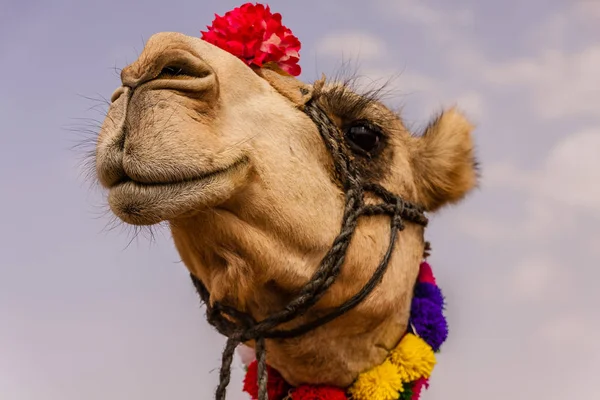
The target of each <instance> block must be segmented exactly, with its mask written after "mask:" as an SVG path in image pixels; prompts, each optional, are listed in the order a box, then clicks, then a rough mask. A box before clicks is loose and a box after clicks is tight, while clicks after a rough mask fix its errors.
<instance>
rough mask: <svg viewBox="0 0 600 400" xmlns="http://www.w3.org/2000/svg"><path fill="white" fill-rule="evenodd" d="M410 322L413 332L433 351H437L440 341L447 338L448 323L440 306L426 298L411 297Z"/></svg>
mask: <svg viewBox="0 0 600 400" xmlns="http://www.w3.org/2000/svg"><path fill="white" fill-rule="evenodd" d="M410 323H411V325H412V326H413V327H414V329H415V331H416V332H414V333H415V334H417V335H418V336H419V337H421V338H423V340H424V341H425V342H427V344H429V345H430V346H431V347H432V348H433V351H435V352H437V351H439V349H440V347H441V346H442V343H444V342H445V341H446V339H447V338H448V323H447V322H446V318H445V317H444V314H442V308H441V307H440V306H439V305H438V304H435V303H434V302H432V301H431V300H429V299H426V298H418V297H415V298H413V301H412V305H411V316H410Z"/></svg>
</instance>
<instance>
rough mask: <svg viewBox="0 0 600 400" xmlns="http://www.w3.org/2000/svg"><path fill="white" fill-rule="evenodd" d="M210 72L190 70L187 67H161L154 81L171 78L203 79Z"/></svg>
mask: <svg viewBox="0 0 600 400" xmlns="http://www.w3.org/2000/svg"><path fill="white" fill-rule="evenodd" d="M209 74H210V72H209V71H208V70H206V69H203V68H202V69H191V68H188V67H187V66H179V65H167V66H166V67H163V69H162V70H161V71H160V73H159V74H158V76H157V77H156V79H173V78H205V77H206V76H208V75H209Z"/></svg>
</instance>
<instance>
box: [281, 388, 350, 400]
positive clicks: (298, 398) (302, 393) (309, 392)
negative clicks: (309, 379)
mask: <svg viewBox="0 0 600 400" xmlns="http://www.w3.org/2000/svg"><path fill="white" fill-rule="evenodd" d="M292 400H347V397H346V393H345V392H344V390H342V389H340V388H337V387H333V386H310V385H302V386H298V387H297V388H296V389H294V391H293V392H292Z"/></svg>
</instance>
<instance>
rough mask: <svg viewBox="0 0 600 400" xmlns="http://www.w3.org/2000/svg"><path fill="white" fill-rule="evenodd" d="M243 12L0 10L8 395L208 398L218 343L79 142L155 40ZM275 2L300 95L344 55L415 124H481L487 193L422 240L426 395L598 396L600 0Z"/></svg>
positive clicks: (166, 246)
mask: <svg viewBox="0 0 600 400" xmlns="http://www.w3.org/2000/svg"><path fill="white" fill-rule="evenodd" d="M240 4H241V3H240V2H232V1H216V0H214V1H213V0H211V1H178V2H165V1H156V0H145V1H130V0H103V1H81V0H70V1H69V0H55V1H51V2H50V1H42V0H18V1H17V0H0V77H2V78H1V79H0V182H2V185H1V187H2V189H1V196H0V209H2V210H4V212H3V213H2V218H1V221H2V222H1V223H0V398H2V399H3V400H4V399H6V400H81V399H85V400H100V399H102V400H105V399H111V400H135V399H144V400H163V399H178V400H197V399H209V398H211V397H212V393H213V391H214V388H215V387H216V384H217V380H218V366H219V364H220V354H221V350H222V348H223V345H224V339H223V337H221V336H220V335H219V334H217V333H216V332H215V331H214V330H213V329H212V328H211V327H210V326H209V325H208V324H207V323H206V322H205V319H204V310H203V309H201V308H200V306H199V300H198V298H197V295H196V293H195V291H194V289H193V287H192V285H191V283H190V280H189V277H188V274H187V271H186V269H185V267H184V266H183V265H182V264H181V263H180V262H179V258H178V255H177V253H176V251H175V249H174V246H173V244H172V243H171V240H170V237H169V232H168V230H166V229H158V230H157V231H156V236H155V240H150V238H148V237H146V236H143V235H140V236H137V237H135V235H134V234H133V232H132V230H131V229H127V228H126V227H123V226H119V225H116V226H115V225H114V224H111V218H110V215H108V214H106V204H105V203H104V197H103V192H102V191H101V190H99V189H98V188H96V187H94V186H93V185H90V184H89V181H86V180H85V179H84V177H83V176H82V171H83V170H84V169H83V168H82V166H81V164H80V159H81V156H82V154H83V151H84V150H85V149H87V150H89V149H90V147H89V144H90V142H89V141H88V142H87V143H88V146H87V147H84V148H83V149H77V148H76V149H74V148H73V146H74V145H76V144H77V143H79V142H81V141H82V140H83V139H86V138H87V139H88V140H89V139H91V140H93V136H94V135H93V132H91V133H90V132H88V133H84V132H83V131H84V130H86V129H87V130H89V129H93V121H91V120H90V119H96V120H101V119H102V117H103V111H104V110H105V107H104V105H103V103H102V102H101V101H99V99H102V98H103V97H104V98H109V97H110V95H111V93H112V92H113V90H114V89H115V88H116V87H117V86H118V85H119V80H118V75H117V74H116V73H115V68H120V67H123V66H125V65H127V64H128V63H131V62H132V61H134V60H135V58H136V57H137V55H138V54H139V52H140V51H141V49H142V47H143V44H144V41H145V40H147V39H148V38H149V37H150V36H151V35H152V34H153V33H156V32H161V31H178V32H182V33H185V34H188V35H191V36H199V31H200V30H201V29H204V28H205V26H206V25H209V24H210V23H211V22H212V19H213V16H214V13H217V14H223V13H224V12H226V11H228V10H229V9H231V8H233V7H236V6H239V5H240ZM269 4H270V5H271V8H272V9H273V11H276V12H280V13H281V14H282V15H283V22H284V24H285V25H287V26H288V27H290V28H291V29H292V31H293V32H294V33H295V34H296V36H298V37H299V38H300V40H301V41H302V50H301V62H300V63H301V65H302V67H303V73H302V75H301V76H300V78H301V79H302V80H304V81H307V82H309V81H313V80H315V79H317V78H319V77H320V75H321V73H325V74H329V75H331V74H334V73H335V72H336V71H337V70H338V69H339V67H340V65H341V63H342V61H344V60H345V61H347V60H351V61H352V62H353V65H356V66H357V68H358V71H359V73H360V74H361V75H364V76H365V77H368V78H370V79H375V80H379V81H380V80H382V79H383V80H385V79H387V78H390V77H395V79H394V80H393V81H392V83H391V85H392V86H391V88H392V89H393V91H394V96H391V97H390V98H388V99H387V104H388V105H390V106H392V107H400V106H402V115H403V118H405V120H406V121H407V122H408V123H409V124H410V126H411V127H413V128H414V129H415V130H418V129H419V128H420V127H423V126H424V125H425V124H426V123H427V121H428V118H430V117H431V116H432V115H434V114H435V113H436V112H438V111H439V110H441V108H442V107H446V106H451V105H454V104H457V105H458V106H459V107H460V108H461V109H463V110H464V111H465V112H466V113H467V115H468V116H469V117H470V118H471V119H472V120H473V121H474V122H475V124H476V126H477V128H476V130H475V132H474V135H475V141H476V144H477V152H478V153H477V154H478V157H479V159H480V161H481V167H482V181H481V185H480V188H479V189H478V190H477V191H475V192H474V193H473V194H472V195H471V196H469V197H468V199H467V200H466V201H464V202H462V203H460V204H459V205H457V206H454V207H450V208H447V209H445V210H443V211H441V212H440V213H439V214H437V215H435V216H434V217H432V220H431V223H430V227H429V228H428V230H427V234H426V235H427V239H429V240H431V242H432V246H433V254H432V256H431V258H430V261H431V264H432V265H433V267H434V269H435V271H436V274H437V277H438V281H439V282H440V285H441V286H442V288H443V290H444V292H445V294H446V296H447V301H448V310H447V316H448V320H449V323H450V328H451V333H450V337H449V340H448V341H447V342H446V344H445V345H444V347H443V351H442V354H441V355H440V356H439V357H438V365H437V367H436V369H435V371H434V375H433V376H432V380H431V387H430V390H429V391H427V392H425V393H424V395H423V396H422V399H423V400H440V399H444V400H445V399H459V398H460V399H461V400H475V399H482V398H485V399H488V400H500V399H502V400H504V399H506V398H510V399H519V400H521V399H523V400H525V399H544V400H554V399H557V400H558V399H565V398H577V399H590V400H591V399H598V398H600V389H599V388H598V386H596V383H597V382H596V379H597V373H598V371H600V344H599V343H600V342H597V340H598V339H597V338H598V337H600V317H599V315H600V314H599V313H598V308H599V307H600V290H598V289H597V288H596V283H598V282H599V281H600V269H599V268H598V267H599V266H600V228H598V226H599V225H600V184H599V182H600V161H599V159H598V158H597V157H596V156H597V155H598V154H600V112H599V110H600V73H599V72H598V71H600V1H598V0H571V1H567V0H563V1H558V0H547V1H541V0H528V1H527V2H524V1H523V2H521V1H515V0H506V1H502V2H500V1H495V2H491V1H485V2H483V1H475V0H471V1H466V0H455V1H452V2H448V1H443V0H436V1H429V0H421V1H417V0H395V1H392V0H372V1H371V2H370V3H368V2H365V1H355V0H345V1H341V0H340V1H323V0H320V1H312V0H303V1H302V2H301V3H300V2H290V1H280V0H277V1H275V0H274V1H271V2H270V3H269ZM111 227H114V229H111ZM132 239H133V240H132ZM241 380H242V370H241V364H240V362H239V361H236V364H235V369H234V374H233V378H232V383H231V384H230V387H229V391H228V392H229V397H228V398H230V399H247V396H246V395H244V394H243V393H242V392H241Z"/></svg>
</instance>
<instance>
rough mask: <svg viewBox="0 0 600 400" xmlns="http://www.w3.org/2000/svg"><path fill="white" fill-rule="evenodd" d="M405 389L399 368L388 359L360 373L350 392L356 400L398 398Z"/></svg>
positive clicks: (393, 399) (392, 399) (389, 399)
mask: <svg viewBox="0 0 600 400" xmlns="http://www.w3.org/2000/svg"><path fill="white" fill-rule="evenodd" d="M403 390H404V387H403V386H402V377H401V376H400V373H399V371H398V368H396V366H395V365H393V364H392V363H391V362H390V361H389V360H386V361H384V362H383V364H381V365H378V366H377V367H375V368H373V369H371V370H369V371H367V372H363V373H362V374H360V375H359V376H358V379H357V380H356V381H355V382H354V384H353V385H352V387H351V388H350V389H349V391H348V392H349V394H350V395H351V396H352V397H351V398H352V399H354V400H396V399H398V398H399V397H400V395H399V393H400V392H402V391H403Z"/></svg>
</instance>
